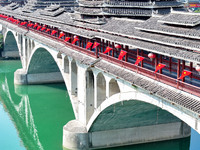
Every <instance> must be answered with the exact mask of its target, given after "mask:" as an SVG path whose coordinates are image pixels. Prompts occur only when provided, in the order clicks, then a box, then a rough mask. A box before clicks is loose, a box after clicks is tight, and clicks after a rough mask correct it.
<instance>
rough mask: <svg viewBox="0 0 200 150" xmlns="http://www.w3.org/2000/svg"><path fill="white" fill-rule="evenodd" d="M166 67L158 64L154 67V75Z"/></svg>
mask: <svg viewBox="0 0 200 150" xmlns="http://www.w3.org/2000/svg"><path fill="white" fill-rule="evenodd" d="M165 66H166V65H164V64H160V63H159V64H158V65H157V66H156V70H155V72H154V73H156V72H157V71H158V70H160V69H162V68H163V67H165Z"/></svg>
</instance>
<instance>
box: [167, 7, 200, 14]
mask: <svg viewBox="0 0 200 150" xmlns="http://www.w3.org/2000/svg"><path fill="white" fill-rule="evenodd" d="M171 13H172V14H184V15H195V16H197V15H198V16H200V13H194V12H189V11H176V10H174V9H171ZM169 15H170V14H169Z"/></svg>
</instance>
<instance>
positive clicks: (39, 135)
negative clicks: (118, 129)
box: [0, 60, 200, 150]
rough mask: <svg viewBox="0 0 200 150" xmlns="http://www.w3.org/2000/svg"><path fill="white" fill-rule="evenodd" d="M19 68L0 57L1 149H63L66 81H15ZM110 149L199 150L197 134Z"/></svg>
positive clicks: (68, 113) (67, 102) (67, 108)
mask: <svg viewBox="0 0 200 150" xmlns="http://www.w3.org/2000/svg"><path fill="white" fill-rule="evenodd" d="M18 68H21V63H20V61H19V60H6V61H5V60H4V61H3V60H1V61H0V150H62V149H63V148H62V128H63V126H64V125H65V124H66V123H67V122H68V121H70V120H73V119H74V118H75V117H74V114H73V109H72V106H71V103H70V99H69V96H68V93H67V90H66V87H65V85H64V84H46V85H28V86H27V85H23V86H17V85H14V84H13V78H14V71H15V70H16V69H18ZM109 150H200V134H198V133H197V132H196V131H194V130H192V132H191V137H189V138H184V139H178V140H170V141H163V142H155V143H148V144H139V145H133V146H125V147H118V148H109Z"/></svg>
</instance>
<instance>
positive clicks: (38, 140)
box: [0, 61, 74, 150]
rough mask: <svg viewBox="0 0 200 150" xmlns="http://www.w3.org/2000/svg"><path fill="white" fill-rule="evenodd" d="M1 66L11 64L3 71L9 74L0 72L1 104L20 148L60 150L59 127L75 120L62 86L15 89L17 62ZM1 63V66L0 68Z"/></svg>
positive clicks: (34, 86) (60, 133) (60, 129)
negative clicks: (9, 119)
mask: <svg viewBox="0 0 200 150" xmlns="http://www.w3.org/2000/svg"><path fill="white" fill-rule="evenodd" d="M4 63H6V64H7V63H9V64H10V65H8V66H9V67H8V68H5V69H8V70H10V72H9V71H8V70H7V72H6V73H4V72H3V70H0V77H1V78H0V95H1V103H2V104H3V106H4V109H5V110H6V111H8V112H9V114H10V116H11V119H12V121H13V122H14V124H15V127H16V128H17V130H18V134H19V136H20V138H21V140H22V142H23V145H24V146H25V147H26V149H30V150H47V149H48V150H61V149H62V128H63V126H64V125H65V124H66V123H67V122H68V121H70V120H72V119H74V114H73V110H72V106H71V103H70V100H69V97H68V94H67V92H66V88H65V85H64V84H58V85H56V84H54V85H42V86H40V85H32V86H15V87H14V85H13V71H14V70H16V68H17V67H19V66H20V65H19V64H18V65H16V64H17V63H19V62H17V63H16V61H14V62H13V61H7V62H4ZM4 63H3V62H1V63H0V68H1V69H2V68H3V67H1V65H3V64H4ZM14 66H15V67H14ZM0 128H1V126H0ZM0 136H1V135H0ZM8 142H9V141H8Z"/></svg>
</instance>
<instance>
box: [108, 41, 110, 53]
mask: <svg viewBox="0 0 200 150" xmlns="http://www.w3.org/2000/svg"><path fill="white" fill-rule="evenodd" d="M108 47H110V41H108ZM108 55H109V56H111V53H110V52H108Z"/></svg>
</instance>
